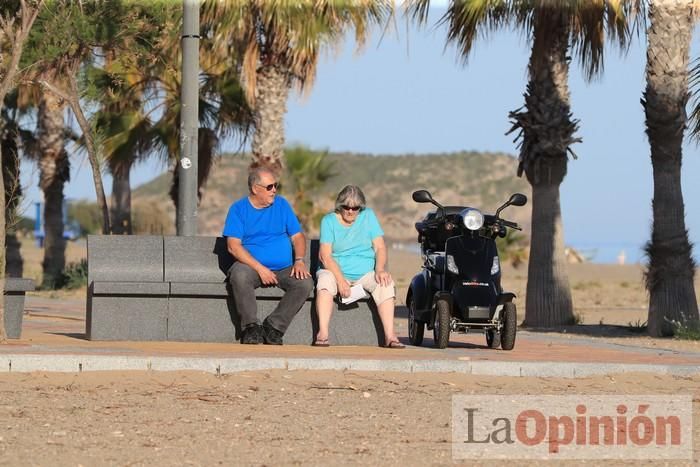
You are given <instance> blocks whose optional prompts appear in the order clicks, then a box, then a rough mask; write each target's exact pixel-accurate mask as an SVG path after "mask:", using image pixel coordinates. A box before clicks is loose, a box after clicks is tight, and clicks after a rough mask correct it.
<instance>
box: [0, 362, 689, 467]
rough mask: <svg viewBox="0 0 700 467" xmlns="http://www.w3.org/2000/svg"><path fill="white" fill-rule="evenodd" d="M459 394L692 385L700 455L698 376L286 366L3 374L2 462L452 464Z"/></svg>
mask: <svg viewBox="0 0 700 467" xmlns="http://www.w3.org/2000/svg"><path fill="white" fill-rule="evenodd" d="M457 394H482V395H493V396H494V397H493V400H494V404H498V403H503V402H502V400H504V398H502V397H499V395H503V394H517V395H532V394H581V395H582V396H581V397H582V398H586V397H589V398H595V395H598V394H617V395H623V394H692V395H693V397H694V399H695V402H694V403H693V408H694V410H693V411H694V415H695V416H694V426H695V430H694V440H695V452H694V456H695V458H696V459H697V458H700V457H699V456H698V454H699V453H698V445H699V444H700V417H699V414H700V410H699V409H700V377H693V378H678V377H661V376H656V375H651V374H625V375H620V376H600V377H594V378H584V379H576V380H569V379H557V378H547V379H544V378H511V377H474V376H468V375H458V374H398V373H383V374H380V373H360V372H313V371H281V370H280V371H265V372H255V373H239V374H230V375H224V376H222V377H216V376H214V375H210V374H202V373H192V372H189V373H186V372H180V373H149V372H131V373H128V372H127V373H120V372H106V373H81V374H40V373H37V374H8V373H5V374H0V465H18V466H19V465H52V466H64V465H65V466H76V465H84V466H87V465H214V464H224V465H334V464H338V465H349V464H355V465H375V464H376V465H448V464H451V463H452V450H451V439H452V433H451V400H452V396H453V395H457ZM505 400H507V398H506V399H505ZM689 462H690V461H688V463H689ZM468 463H469V464H471V462H468ZM588 463H589V464H591V465H599V464H600V461H588ZM536 464H537V463H536V462H533V461H529V462H521V461H518V465H536ZM613 464H614V465H639V464H640V462H639V461H627V462H623V461H615V462H613Z"/></svg>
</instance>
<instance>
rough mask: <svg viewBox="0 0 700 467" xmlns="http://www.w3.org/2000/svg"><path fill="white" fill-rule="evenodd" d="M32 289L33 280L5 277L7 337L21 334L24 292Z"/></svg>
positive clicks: (4, 299)
mask: <svg viewBox="0 0 700 467" xmlns="http://www.w3.org/2000/svg"><path fill="white" fill-rule="evenodd" d="M30 290H34V281H33V280H32V279H25V278H19V277H8V278H5V296H4V297H3V304H4V306H5V308H4V310H5V313H4V314H5V319H4V322H3V325H4V326H5V334H6V335H7V338H8V339H19V338H20V337H21V335H22V318H23V317H24V297H25V293H26V292H28V291H30Z"/></svg>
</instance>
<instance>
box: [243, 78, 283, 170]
mask: <svg viewBox="0 0 700 467" xmlns="http://www.w3.org/2000/svg"><path fill="white" fill-rule="evenodd" d="M255 89H256V96H255V109H254V111H253V121H254V124H255V133H254V134H253V141H252V144H251V146H252V147H251V149H252V151H253V163H252V164H251V166H252V167H256V166H262V167H267V168H268V169H270V170H272V171H273V172H274V173H275V174H277V175H279V174H280V173H281V172H282V168H283V151H284V116H285V114H286V113H287V97H288V95H289V78H288V74H287V73H286V72H285V71H284V70H282V69H280V68H277V67H275V66H262V67H261V68H260V69H259V70H258V73H257V76H256V86H255Z"/></svg>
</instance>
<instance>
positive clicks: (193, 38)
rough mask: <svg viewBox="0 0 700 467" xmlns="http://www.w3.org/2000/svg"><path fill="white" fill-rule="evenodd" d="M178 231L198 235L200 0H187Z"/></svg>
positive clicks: (183, 22)
mask: <svg viewBox="0 0 700 467" xmlns="http://www.w3.org/2000/svg"><path fill="white" fill-rule="evenodd" d="M182 3H183V15H182V90H181V95H180V99H181V112H180V160H179V161H178V162H179V163H178V167H177V170H178V177H179V180H178V197H177V235H179V236H194V235H197V201H198V200H197V170H198V167H197V165H198V164H197V161H198V135H197V132H198V130H199V0H183V2H182Z"/></svg>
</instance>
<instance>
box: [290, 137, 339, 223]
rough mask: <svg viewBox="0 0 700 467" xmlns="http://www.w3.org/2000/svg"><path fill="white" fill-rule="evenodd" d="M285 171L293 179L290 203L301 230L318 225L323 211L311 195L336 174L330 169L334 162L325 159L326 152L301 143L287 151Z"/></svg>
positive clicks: (315, 193)
mask: <svg viewBox="0 0 700 467" xmlns="http://www.w3.org/2000/svg"><path fill="white" fill-rule="evenodd" d="M285 153H286V161H287V174H288V179H289V181H291V182H292V185H293V186H292V188H293V190H294V191H293V193H294V194H293V196H292V203H293V205H294V211H295V212H296V214H297V216H298V217H299V222H301V224H302V226H303V227H304V232H310V231H312V230H315V229H317V228H318V224H320V222H321V217H322V216H323V214H325V212H322V211H319V210H318V208H317V207H316V205H315V204H314V201H313V200H314V195H317V191H318V190H319V189H320V188H321V187H323V185H325V183H326V182H327V181H328V180H330V179H331V178H333V177H335V176H336V175H338V174H337V173H336V172H334V171H333V162H330V161H328V159H327V157H328V151H323V152H315V151H311V150H310V149H308V148H306V147H304V146H294V147H291V148H287V149H286V151H285Z"/></svg>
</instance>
